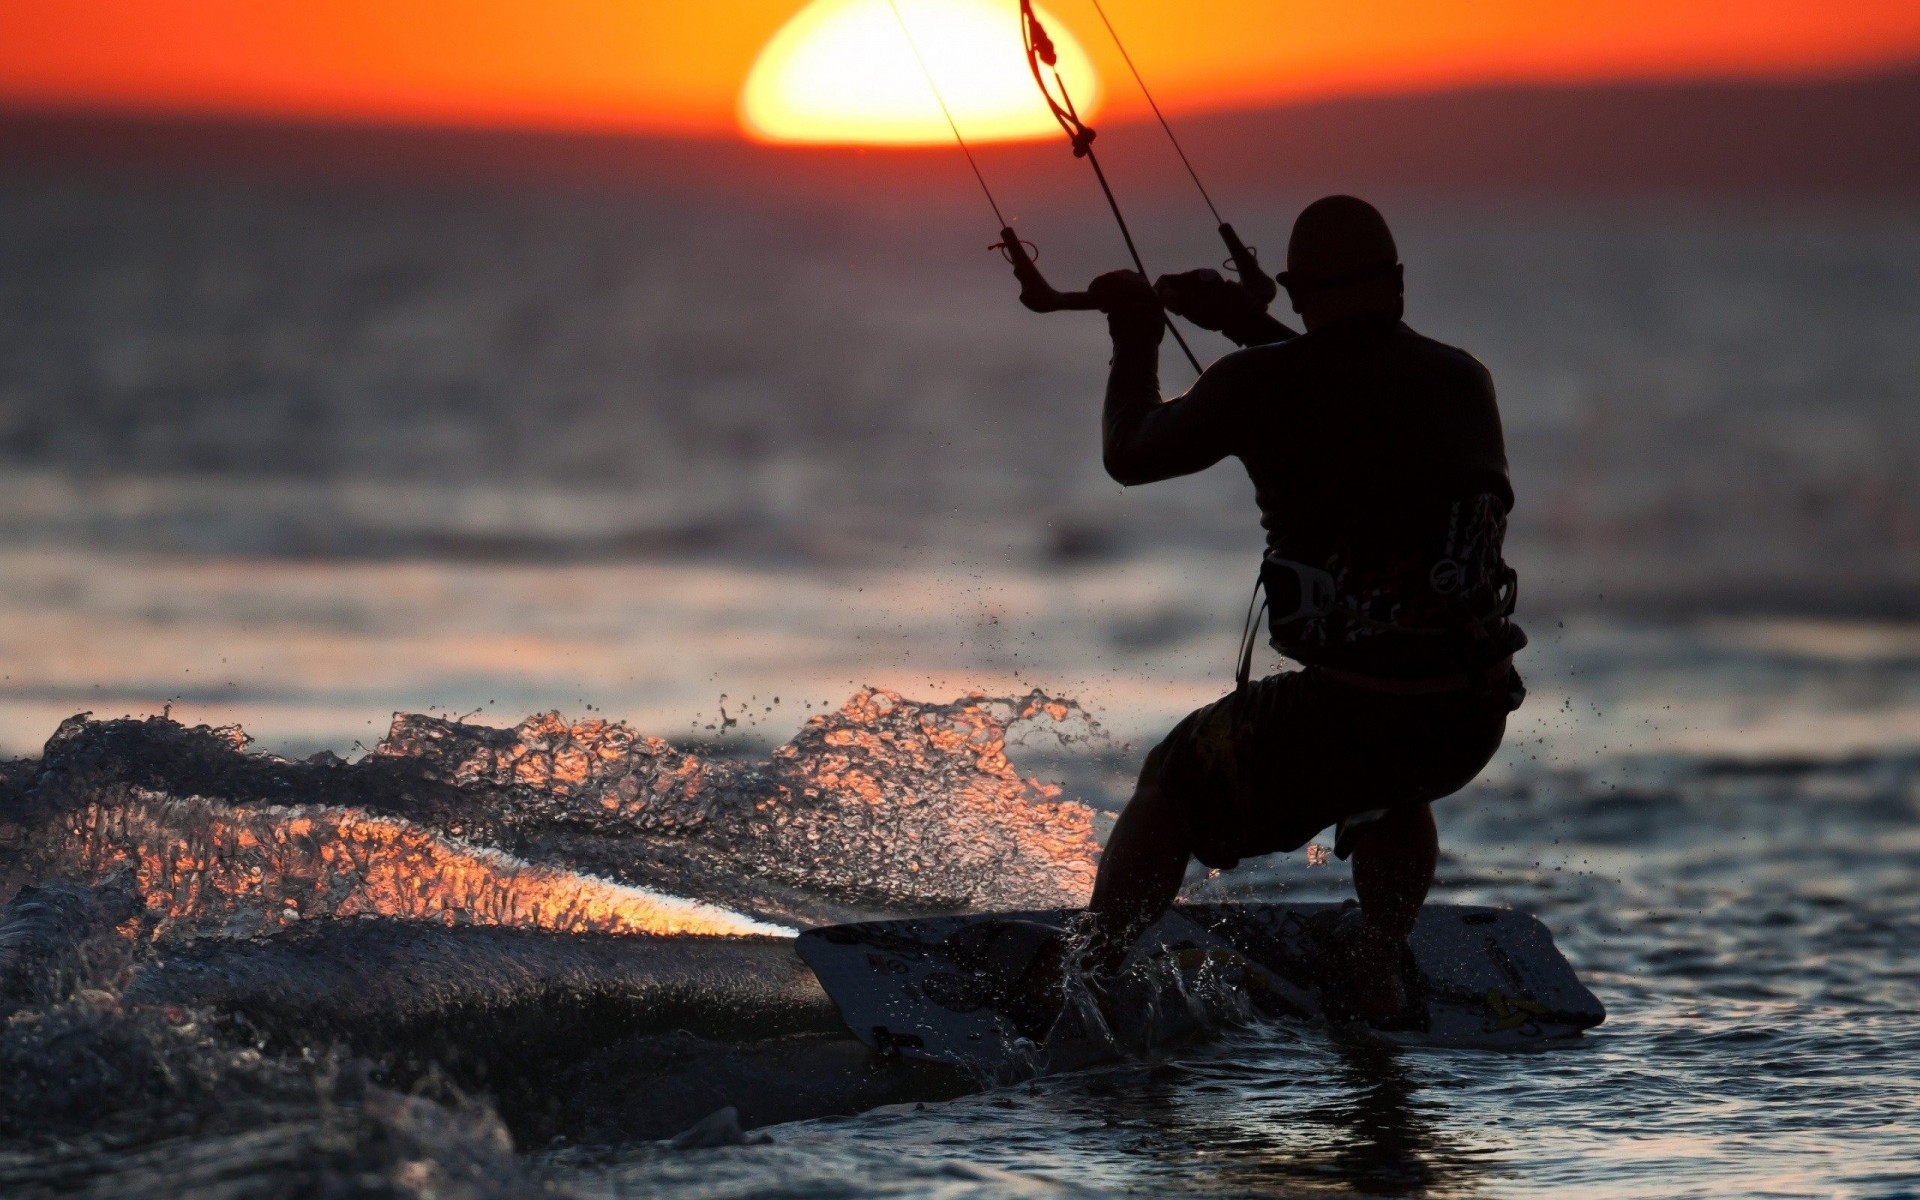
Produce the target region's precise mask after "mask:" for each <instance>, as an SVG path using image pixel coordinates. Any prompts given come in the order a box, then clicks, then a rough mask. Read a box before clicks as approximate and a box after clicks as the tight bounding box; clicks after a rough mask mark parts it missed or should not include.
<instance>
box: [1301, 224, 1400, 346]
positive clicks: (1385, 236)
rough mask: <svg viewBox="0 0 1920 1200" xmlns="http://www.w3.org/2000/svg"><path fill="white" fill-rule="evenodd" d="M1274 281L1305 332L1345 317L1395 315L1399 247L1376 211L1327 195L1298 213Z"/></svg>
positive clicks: (1397, 310)
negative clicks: (1284, 262)
mask: <svg viewBox="0 0 1920 1200" xmlns="http://www.w3.org/2000/svg"><path fill="white" fill-rule="evenodd" d="M1279 279H1280V282H1281V283H1282V284H1283V285H1285V287H1286V289H1287V295H1288V296H1289V297H1291V298H1292V300H1293V310H1294V311H1295V312H1297V313H1299V314H1300V315H1301V317H1302V318H1304V319H1305V321H1306V324H1307V327H1308V328H1309V329H1311V328H1314V327H1315V326H1317V325H1322V324H1326V323H1328V322H1330V321H1334V320H1340V319H1343V318H1345V317H1349V316H1364V315H1379V316H1392V317H1394V318H1396V319H1397V318H1398V317H1399V316H1400V312H1401V308H1402V293H1403V290H1404V289H1403V284H1402V277H1401V270H1400V250H1399V247H1397V246H1395V245H1394V242H1393V232H1392V231H1391V230H1389V229H1388V228H1387V220H1386V218H1385V217H1383V216H1381V215H1380V210H1379V209H1377V208H1375V207H1374V206H1373V205H1371V204H1368V203H1367V202H1366V201H1365V200H1362V199H1360V198H1359V197H1357V196H1327V197H1325V198H1323V199H1320V200H1315V201H1314V202H1313V203H1312V204H1309V205H1307V207H1306V208H1305V209H1303V210H1301V213H1300V216H1299V219H1298V220H1296V221H1294V223H1293V237H1292V238H1291V239H1289V240H1288V242H1287V269H1286V270H1285V271H1283V272H1281V274H1280V276H1279Z"/></svg>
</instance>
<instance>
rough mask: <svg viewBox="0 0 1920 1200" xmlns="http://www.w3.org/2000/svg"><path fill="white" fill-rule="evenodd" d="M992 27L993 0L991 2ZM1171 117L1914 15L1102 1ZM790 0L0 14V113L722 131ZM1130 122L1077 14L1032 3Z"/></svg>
mask: <svg viewBox="0 0 1920 1200" xmlns="http://www.w3.org/2000/svg"><path fill="white" fill-rule="evenodd" d="M1007 4H1008V9H1009V14H1010V15H1009V20H1012V19H1013V18H1012V16H1011V12H1012V11H1013V0H1007ZM1106 5H1107V10H1108V12H1109V13H1110V14H1111V16H1112V17H1113V19H1114V21H1115V23H1116V24H1117V25H1118V26H1119V27H1120V30H1121V33H1122V34H1123V35H1124V36H1125V37H1126V38H1127V39H1128V43H1129V47H1130V48H1131V49H1132V50H1133V53H1134V57H1135V59H1136V61H1138V62H1139V64H1140V66H1141V68H1142V69H1143V70H1144V71H1146V72H1147V75H1148V78H1149V81H1150V82H1151V83H1152V84H1153V85H1154V87H1155V89H1156V91H1157V92H1158V93H1159V94H1160V98H1161V100H1162V101H1163V103H1165V104H1166V106H1167V107H1168V108H1170V109H1174V110H1189V111H1190V110H1194V109H1201V108H1225V107H1236V106H1245V105H1248V104H1254V103H1258V102H1260V101H1264V100H1271V99H1282V98H1291V97H1298V96H1303V95H1326V94H1338V93H1354V92H1378V91H1400V90H1408V89H1416V88H1424V87H1431V86H1444V85H1451V84H1460V83H1473V82H1483V81H1489V80H1548V81H1554V80H1588V79H1606V78H1619V77H1647V76H1674V75H1678V76H1702V75H1777V74H1808V73H1821V72H1828V71H1835V70H1849V69H1859V68H1868V67H1874V66H1880V65H1887V64H1892V63H1899V62H1906V61H1913V60H1916V59H1920V3H1916V2H1915V0H1826V2H1824V3H1823V2H1819V0H1470V2H1463V0H1315V2H1313V3H1308V2H1306V0H1178V2H1174V0H1106ZM802 7H804V2H803V0H0V102H10V103H16V104H18V103H28V104H36V105H59V106H73V105H81V106H89V107H107V108H134V109H159V110H175V111H192V112H222V113H245V114H262V115H276V116H300V117H320V118H349V119H375V120H382V121H403V122H433V123H454V124H469V125H472V124H478V125H515V126H547V127H563V128H564V127H577V128H592V129H607V128H621V129H634V130H643V131H664V132H682V133H716V132H731V131H733V130H735V129H736V128H737V124H736V109H737V103H738V97H739V91H740V86H741V82H742V80H743V79H744V78H745V77H746V74H747V71H748V69H749V68H750V67H751V66H752V64H753V61H754V58H755V56H756V54H757V53H758V51H759V50H760V48H761V47H762V46H763V45H764V44H765V43H766V41H767V40H768V39H769V38H770V37H772V35H773V34H774V33H775V32H776V31H777V30H778V29H779V28H780V26H781V25H783V24H784V23H785V22H786V20H787V19H788V18H789V17H791V16H792V15H793V14H794V13H795V12H797V11H798V10H799V9H800V8H802ZM1049 7H1050V8H1051V9H1052V10H1053V11H1054V12H1055V13H1056V14H1057V16H1058V18H1059V19H1060V20H1061V21H1062V22H1064V23H1065V24H1067V25H1069V26H1070V27H1071V28H1072V30H1073V31H1074V32H1075V33H1076V34H1077V35H1078V39H1079V41H1080V42H1081V44H1082V45H1084V46H1085V47H1086V48H1087V49H1088V51H1089V52H1091V53H1092V54H1093V56H1094V60H1095V63H1096V65H1097V66H1098V68H1099V69H1100V71H1101V73H1102V75H1103V77H1104V78H1105V79H1106V80H1107V81H1108V85H1109V86H1108V90H1109V93H1110V95H1111V96H1112V98H1113V103H1114V108H1115V110H1118V111H1120V112H1127V111H1128V110H1130V109H1131V108H1132V107H1135V106H1137V103H1138V102H1137V100H1136V99H1135V97H1134V95H1133V93H1131V91H1130V90H1128V89H1127V88H1124V87H1122V86H1121V84H1122V83H1123V82H1124V76H1121V75H1119V74H1118V72H1119V70H1120V67H1119V65H1118V62H1117V59H1116V58H1115V56H1114V53H1113V50H1112V48H1111V44H1110V43H1109V42H1107V41H1106V40H1105V36H1104V33H1103V31H1102V30H1101V29H1100V27H1099V25H1098V23H1097V20H1096V18H1095V17H1094V15H1093V11H1092V8H1091V6H1090V5H1089V4H1088V3H1087V0H1051V2H1050V5H1049Z"/></svg>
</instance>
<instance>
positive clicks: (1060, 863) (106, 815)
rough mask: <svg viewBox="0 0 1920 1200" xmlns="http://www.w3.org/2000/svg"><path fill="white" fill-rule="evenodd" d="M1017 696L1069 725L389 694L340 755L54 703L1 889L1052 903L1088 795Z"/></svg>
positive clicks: (592, 906) (674, 907)
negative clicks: (576, 709) (685, 740)
mask: <svg viewBox="0 0 1920 1200" xmlns="http://www.w3.org/2000/svg"><path fill="white" fill-rule="evenodd" d="M1040 718H1043V719H1046V720H1048V721H1050V722H1051V723H1053V725H1055V726H1065V725H1066V724H1068V723H1070V722H1072V721H1075V720H1080V721H1082V722H1084V723H1085V724H1086V726H1087V727H1088V728H1092V726H1091V722H1090V721H1087V720H1086V718H1085V717H1084V714H1081V713H1080V712H1079V710H1078V708H1077V707H1076V706H1074V705H1073V704H1072V703H1071V702H1068V701H1063V700H1058V699H1055V698H1052V697H1049V696H1046V695H1044V694H1042V693H1040V692H1037V691H1036V692H1034V693H1031V694H1029V695H1027V696H1025V697H1020V698H1016V699H997V698H990V697H985V696H978V695H975V696H968V697H965V698H962V699H960V700H956V701H954V702H952V703H950V704H945V705H936V704H921V703H915V702H911V701H908V700H905V699H904V698H902V697H900V696H899V695H897V694H894V693H891V692H885V691H877V690H865V691H861V692H859V693H856V694H855V695H854V696H853V697H852V698H851V699H849V700H848V701H847V703H846V704H845V705H844V706H843V707H841V708H840V709H839V710H838V711H835V712H831V713H823V714H820V715H817V716H815V717H813V718H811V719H810V720H809V721H808V722H807V724H806V726H805V728H803V729H802V730H801V731H800V733H799V734H798V735H797V736H796V737H795V738H794V739H793V740H792V741H791V742H788V743H787V744H786V745H784V746H781V747H779V748H777V749H776V750H775V751H774V752H773V753H772V755H771V757H770V759H769V760H768V761H767V762H766V763H765V764H762V765H752V766H748V765H740V764H736V763H732V762H728V761H725V760H720V759H713V758H708V757H703V756H701V755H700V754H697V753H694V752H691V751H687V750H682V749H677V748H675V747H672V746H670V745H668V744H667V743H666V742H664V741H662V740H660V739H658V738H651V737H645V736H642V735H640V734H637V733H636V732H634V731H633V730H632V729H630V728H629V727H627V726H625V725H623V724H620V723H618V722H610V721H604V720H588V721H580V722H568V721H566V720H565V719H563V718H562V717H560V716H559V715H558V714H557V713H547V714H543V715H539V716H535V717H531V718H528V719H527V720H526V721H523V722H522V723H521V724H519V725H518V726H515V727H514V728H512V729H494V728H487V727H483V726H475V725H466V724H463V723H460V722H457V721H448V720H443V719H439V718H434V717H425V716H418V715H409V714H401V715H398V716H396V717H395V719H394V722H393V726H392V729H391V730H390V732H389V733H388V736H387V737H386V738H385V739H384V740H382V741H381V742H380V744H379V745H378V746H376V747H375V748H374V749H373V751H372V752H371V753H370V754H369V755H368V756H367V757H366V758H364V759H362V760H361V761H359V762H357V763H346V762H343V761H341V760H339V759H337V758H333V757H332V756H330V755H322V756H316V758H315V759H313V760H309V761H307V762H292V761H288V760H284V759H279V758H275V757H273V756H270V755H255V754H248V753H246V746H247V739H246V735H245V734H244V733H242V732H241V731H239V730H238V729H208V728H206V727H199V728H196V729H185V728H183V727H181V726H179V725H177V724H174V723H172V722H170V721H167V720H164V719H161V718H152V719H149V720H146V721H91V720H87V719H85V718H84V717H81V718H75V719H73V720H71V721H69V722H67V723H66V724H64V725H63V726H62V727H61V729H60V730H59V731H58V732H57V733H56V734H55V736H54V737H53V739H51V740H50V741H49V743H48V747H47V754H46V757H45V759H44V760H43V762H42V764H41V767H40V770H39V771H38V773H37V775H35V776H34V777H33V778H32V779H31V781H30V782H25V783H24V784H23V785H22V786H19V787H18V790H17V791H16V792H15V793H14V794H13V795H11V796H8V797H0V841H6V842H11V843H12V844H13V845H14V846H15V847H16V848H17V849H18V850H19V851H20V853H19V854H18V855H17V858H16V867H15V869H14V870H13V871H12V872H10V873H9V876H10V878H11V883H10V884H8V885H7V886H6V887H5V891H6V892H7V893H8V894H10V893H11V891H12V890H13V888H14V887H17V886H18V885H19V884H20V883H24V882H29V881H30V880H31V879H32V878H43V879H44V878H56V877H67V878H78V879H83V880H88V881H98V880H101V879H104V878H106V877H108V876H111V875H113V874H115V873H117V872H119V871H121V870H123V869H127V868H131V869H132V871H133V872H134V876H135V879H136V881H137V883H136V886H137V889H138V891H139V892H140V894H141V895H143V896H144V897H145V899H146V902H147V905H148V909H149V911H150V912H151V913H153V914H155V915H156V916H157V917H158V924H157V926H156V929H157V932H158V933H159V934H160V935H161V936H167V935H174V936H205V935H214V936H225V937H236V936H255V935H258V934H261V933H264V932H270V931H272V930H274V929H278V928H282V927H285V926H287V925H289V924H292V923H294V922H299V921H310V920H315V919H323V918H347V917H356V916H384V917H398V918H404V919H413V920H430V921H436V922H441V923H445V924H470V925H498V926H510V927H519V928H529V929H543V930H553V931H563V932H610V933H653V934H722V935H725V934H750V933H769V932H783V931H785V930H783V928H782V926H781V925H776V924H772V923H769V921H767V920H765V919H762V918H769V917H771V918H786V919H793V918H795V917H803V918H804V917H811V916H815V915H821V914H832V913H835V912H839V911H845V910H846V909H847V908H848V906H857V907H858V908H859V909H861V910H865V911H906V910H918V911H925V910H928V909H934V908H949V909H961V908H966V907H1008V906H1013V905H1020V904H1029V905H1057V904H1074V903H1078V902H1080V901H1081V900H1082V899H1083V898H1084V897H1085V895H1086V894H1087V891H1088V889H1089V888H1090V886H1091V883H1092V876H1093V862H1094V857H1095V854H1096V845H1095V842H1094V839H1093V834H1092V823H1091V813H1090V812H1089V810H1088V809H1087V808H1085V807H1084V806H1082V805H1079V804H1074V803H1071V802H1063V801H1061V800H1060V798H1059V789H1058V788H1055V787H1052V786H1050V785H1046V784H1042V783H1040V782H1039V781H1037V780H1030V779H1023V778H1022V777H1021V776H1020V775H1019V773H1018V772H1017V771H1016V770H1015V769H1014V767H1013V765H1012V764H1011V762H1009V760H1008V759H1007V755H1006V740H1007V736H1008V730H1009V728H1010V727H1012V726H1013V725H1015V724H1017V723H1019V722H1023V721H1033V720H1035V719H1040ZM1059 736H1062V737H1068V736H1072V734H1071V733H1070V732H1067V731H1065V730H1064V729H1062V731H1061V732H1060V733H1059ZM17 774H18V773H16V777H17ZM9 829H11V830H12V832H11V833H9V832H8V830H9ZM0 884H7V881H5V880H0Z"/></svg>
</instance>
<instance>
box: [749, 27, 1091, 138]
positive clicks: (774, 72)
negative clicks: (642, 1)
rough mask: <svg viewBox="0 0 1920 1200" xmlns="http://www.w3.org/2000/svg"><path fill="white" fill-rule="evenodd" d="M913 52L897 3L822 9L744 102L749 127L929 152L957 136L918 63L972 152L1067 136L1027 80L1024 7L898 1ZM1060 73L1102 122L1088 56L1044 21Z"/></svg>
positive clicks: (774, 134) (766, 52) (763, 132)
mask: <svg viewBox="0 0 1920 1200" xmlns="http://www.w3.org/2000/svg"><path fill="white" fill-rule="evenodd" d="M897 2H898V4H899V6H900V16H901V18H903V19H904V20H905V22H906V25H907V28H908V29H910V30H911V31H912V34H913V42H912V43H911V44H910V43H909V42H908V41H907V36H906V34H905V33H903V32H902V31H901V28H900V21H898V20H895V18H894V14H893V10H892V8H891V7H890V6H889V4H888V2H887V0H814V3H812V4H810V5H808V6H807V7H806V8H805V9H803V10H801V12H800V13H798V14H797V15H796V16H795V17H794V18H793V19H792V20H791V21H788V22H787V23H786V25H784V26H782V27H781V29H780V32H778V33H776V34H774V35H773V38H772V40H770V41H769V42H768V43H767V45H766V47H765V49H763V50H761V51H760V57H759V58H758V59H757V60H756V61H755V62H754V64H753V70H752V71H750V72H748V74H747V82H746V85H745V87H743V88H742V89H741V92H740V124H741V127H742V128H743V129H745V131H746V132H747V135H748V136H749V137H752V138H756V139H758V140H761V141H769V142H829V143H839V144H843V145H844V144H848V143H857V144H865V145H895V146H902V145H921V144H927V143H936V142H949V141H951V140H952V137H953V134H952V133H951V132H950V131H949V130H948V129H947V123H946V120H945V118H943V117H942V116H941V115H940V107H939V105H938V104H937V103H936V102H935V100H934V96H933V92H932V91H931V90H930V89H929V88H928V86H927V78H926V76H925V75H923V74H921V71H920V67H919V64H918V63H916V62H915V61H914V55H913V46H914V45H918V47H919V49H920V53H921V54H922V55H923V56H925V58H926V61H927V69H928V71H929V72H931V73H932V75H933V78H934V79H935V81H937V82H938V83H939V85H940V91H941V94H942V95H944V96H945V97H946V101H947V106H948V107H949V108H950V109H952V110H953V119H954V121H955V122H957V123H958V124H959V126H960V132H961V134H962V135H964V136H965V137H966V138H967V140H968V141H974V142H986V141H1007V140H1013V139H1020V138H1035V137H1046V136H1051V135H1054V134H1057V133H1058V132H1059V127H1058V126H1057V125H1055V124H1054V121H1053V117H1052V115H1051V114H1050V113H1048V111H1047V108H1046V105H1045V104H1044V103H1043V102H1042V101H1041V99H1040V92H1039V89H1037V88H1035V87H1034V85H1033V77H1032V76H1031V75H1030V74H1028V72H1027V60H1026V55H1025V52H1024V50H1023V49H1022V47H1021V42H1020V10H1019V7H1018V5H1017V4H1015V3H1014V0H897ZM1036 13H1037V15H1038V16H1039V18H1040V20H1041V22H1042V23H1043V24H1045V25H1046V27H1047V31H1048V32H1049V33H1051V34H1052V35H1053V40H1054V44H1055V45H1056V46H1057V47H1058V48H1059V53H1060V74H1061V76H1062V77H1063V78H1064V79H1065V80H1066V83H1067V87H1068V88H1069V89H1070V90H1071V91H1072V93H1073V98H1074V102H1075V103H1076V104H1077V105H1079V107H1080V115H1081V116H1083V117H1085V118H1087V119H1088V120H1091V119H1092V118H1093V116H1094V113H1095V110H1096V108H1097V106H1098V104H1099V99H1100V97H1099V84H1098V81H1097V78H1096V76H1095V75H1094V71H1093V65H1092V63H1090V62H1089V61H1088V59H1087V55H1086V52H1085V51H1083V50H1082V49H1081V48H1080V45H1079V43H1077V42H1075V41H1074V39H1073V35H1072V34H1071V33H1070V32H1069V31H1068V30H1067V29H1066V28H1065V27H1064V26H1062V25H1061V24H1060V23H1059V22H1058V21H1056V20H1055V19H1054V18H1053V17H1052V16H1050V15H1048V14H1047V13H1046V11H1045V10H1042V9H1038V8H1037V7H1036Z"/></svg>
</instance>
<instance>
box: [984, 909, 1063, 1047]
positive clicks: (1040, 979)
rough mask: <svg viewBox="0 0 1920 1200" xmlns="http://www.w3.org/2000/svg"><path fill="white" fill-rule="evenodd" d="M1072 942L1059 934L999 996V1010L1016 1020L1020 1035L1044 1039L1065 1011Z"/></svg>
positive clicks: (1010, 1019)
mask: <svg viewBox="0 0 1920 1200" xmlns="http://www.w3.org/2000/svg"><path fill="white" fill-rule="evenodd" d="M1070 944H1071V943H1070V941H1069V938H1068V935H1067V934H1064V933H1062V934H1057V935H1056V936H1055V937H1054V938H1053V939H1052V940H1051V941H1049V942H1047V943H1046V944H1045V945H1043V946H1041V947H1040V950H1039V952H1038V953H1036V954H1035V955H1034V956H1033V958H1032V959H1031V960H1030V961H1029V962H1028V963H1027V968H1026V970H1025V971H1023V972H1021V974H1020V977H1019V978H1018V979H1016V980H1014V982H1013V985H1012V986H1011V987H1010V988H1008V989H1007V991H1006V992H1005V993H1004V994H1003V995H1002V996H1001V997H1000V998H999V1000H998V1002H997V1003H996V1004H995V1009H996V1011H998V1012H999V1013H1000V1015H1001V1016H1004V1017H1005V1018H1007V1020H1009V1021H1011V1022H1012V1023H1013V1027H1014V1028H1015V1029H1016V1030H1018V1031H1019V1033H1020V1036H1021V1037H1024V1038H1026V1039H1028V1040H1029V1041H1032V1042H1036V1043H1038V1042H1044V1041H1046V1040H1047V1034H1048V1033H1049V1032H1051V1031H1052V1029H1053V1024H1054V1022H1055V1021H1058V1020H1059V1019H1060V1013H1061V1010H1062V1009H1064V1008H1066V1006H1067V958H1068V956H1069V954H1070V953H1071V951H1070V950H1069V948H1068V947H1069V945H1070Z"/></svg>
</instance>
